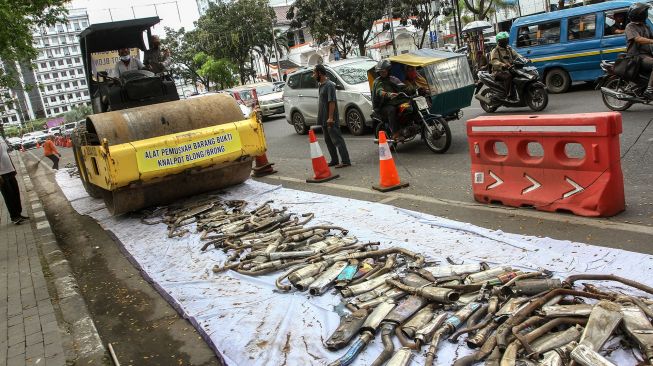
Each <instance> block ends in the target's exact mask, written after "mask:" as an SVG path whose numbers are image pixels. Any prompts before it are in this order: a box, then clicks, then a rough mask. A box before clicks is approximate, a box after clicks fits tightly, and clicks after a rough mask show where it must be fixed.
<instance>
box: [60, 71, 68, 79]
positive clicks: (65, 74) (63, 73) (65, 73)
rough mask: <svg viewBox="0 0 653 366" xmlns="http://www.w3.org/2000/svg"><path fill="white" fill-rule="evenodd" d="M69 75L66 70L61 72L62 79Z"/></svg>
mask: <svg viewBox="0 0 653 366" xmlns="http://www.w3.org/2000/svg"><path fill="white" fill-rule="evenodd" d="M67 75H68V73H67V72H66V71H65V70H64V71H62V72H61V77H62V78H63V77H66V76H67Z"/></svg>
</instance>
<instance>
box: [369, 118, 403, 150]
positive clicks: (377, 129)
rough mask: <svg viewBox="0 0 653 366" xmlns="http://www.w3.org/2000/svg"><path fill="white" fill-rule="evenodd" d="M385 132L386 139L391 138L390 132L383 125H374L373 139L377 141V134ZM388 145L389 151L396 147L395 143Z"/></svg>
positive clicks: (380, 123) (379, 123)
mask: <svg viewBox="0 0 653 366" xmlns="http://www.w3.org/2000/svg"><path fill="white" fill-rule="evenodd" d="M381 131H383V132H385V136H386V138H390V136H392V132H390V129H389V128H388V127H386V126H385V123H383V122H378V123H377V124H376V127H375V128H374V138H376V139H377V140H378V138H379V132H381ZM388 144H389V145H390V149H392V150H394V149H395V148H396V147H397V143H396V142H392V143H388Z"/></svg>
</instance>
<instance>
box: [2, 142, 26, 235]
mask: <svg viewBox="0 0 653 366" xmlns="http://www.w3.org/2000/svg"><path fill="white" fill-rule="evenodd" d="M0 191H1V192H2V197H3V198H4V199H5V205H6V206H7V210H8V211H9V217H10V218H11V222H13V223H14V224H16V225H20V224H21V223H23V221H25V220H27V219H29V217H27V216H23V215H22V212H23V207H22V205H21V204H20V190H19V188H18V181H16V168H15V167H14V163H13V162H12V161H11V157H9V147H8V146H7V144H6V143H5V141H4V139H3V138H2V137H0Z"/></svg>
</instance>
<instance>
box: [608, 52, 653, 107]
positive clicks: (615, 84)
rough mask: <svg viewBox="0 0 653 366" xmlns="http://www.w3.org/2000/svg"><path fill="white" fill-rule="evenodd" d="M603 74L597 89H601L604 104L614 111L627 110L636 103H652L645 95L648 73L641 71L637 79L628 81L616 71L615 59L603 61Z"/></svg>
mask: <svg viewBox="0 0 653 366" xmlns="http://www.w3.org/2000/svg"><path fill="white" fill-rule="evenodd" d="M601 69H603V72H605V74H603V75H602V76H600V77H599V78H598V79H597V81H596V89H601V97H602V98H603V104H605V106H606V107H608V108H610V109H611V110H613V111H625V110H626V109H628V108H630V107H631V106H632V105H633V104H635V103H641V104H651V101H652V100H651V99H648V98H647V97H645V96H644V91H645V90H646V87H647V86H648V75H645V74H642V73H639V75H638V76H637V79H636V80H634V81H628V80H625V79H624V78H622V77H621V76H619V75H617V74H615V73H614V62H613V61H602V62H601Z"/></svg>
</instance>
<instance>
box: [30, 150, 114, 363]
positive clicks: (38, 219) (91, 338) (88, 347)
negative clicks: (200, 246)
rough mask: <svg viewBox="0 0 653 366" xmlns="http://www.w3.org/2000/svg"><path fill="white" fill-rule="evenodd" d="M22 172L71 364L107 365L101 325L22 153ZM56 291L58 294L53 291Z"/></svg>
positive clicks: (41, 253) (40, 251) (65, 347)
mask: <svg viewBox="0 0 653 366" xmlns="http://www.w3.org/2000/svg"><path fill="white" fill-rule="evenodd" d="M18 162H19V165H20V170H21V172H20V174H21V176H22V178H23V181H24V184H25V189H26V191H27V192H26V193H27V196H28V201H29V205H28V206H29V207H26V209H27V210H28V211H29V212H30V216H31V217H32V218H33V224H34V226H35V228H36V232H35V235H36V236H37V248H38V250H39V254H40V257H41V265H42V266H43V272H44V273H46V274H47V275H46V276H47V277H49V280H50V282H51V283H52V286H49V289H50V292H51V293H50V296H51V297H52V300H53V301H52V305H53V307H54V308H55V311H56V312H58V314H57V315H58V317H59V318H60V320H63V322H61V321H60V322H58V323H59V331H60V333H61V335H62V339H63V345H64V352H65V356H66V361H67V363H68V364H76V365H104V364H108V363H109V361H108V360H109V359H108V356H107V351H106V349H105V347H104V345H103V343H102V340H101V339H100V335H99V334H98V331H97V328H96V327H95V324H94V323H93V320H92V319H91V317H90V314H89V312H88V308H87V307H86V303H85V301H84V298H83V297H82V295H81V294H80V293H79V290H78V289H79V286H78V285H77V281H76V280H75V278H74V276H73V272H72V269H71V267H70V264H69V263H68V261H67V260H66V258H65V256H64V254H63V252H62V251H61V250H60V248H59V246H58V244H57V239H56V237H55V235H54V233H53V232H52V229H51V227H50V223H49V221H48V219H47V217H46V215H45V211H44V210H43V203H42V201H41V199H40V198H39V196H38V195H37V193H36V191H35V190H34V186H33V184H32V180H31V178H30V177H29V174H28V173H27V169H26V168H25V163H24V162H23V157H22V156H21V154H18ZM52 290H54V292H56V293H54V294H53V293H52V292H53V291H52Z"/></svg>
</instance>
